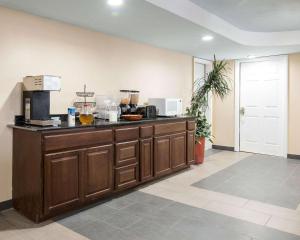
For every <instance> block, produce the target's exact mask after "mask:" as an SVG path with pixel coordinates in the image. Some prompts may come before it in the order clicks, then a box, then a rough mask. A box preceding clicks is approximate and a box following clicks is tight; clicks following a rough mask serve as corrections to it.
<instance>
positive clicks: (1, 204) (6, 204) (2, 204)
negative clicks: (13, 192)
mask: <svg viewBox="0 0 300 240" xmlns="http://www.w3.org/2000/svg"><path fill="white" fill-rule="evenodd" d="M10 208H12V200H7V201H4V202H0V212H1V211H4V210H7V209H10Z"/></svg>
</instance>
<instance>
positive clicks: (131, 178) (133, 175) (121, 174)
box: [115, 163, 139, 190]
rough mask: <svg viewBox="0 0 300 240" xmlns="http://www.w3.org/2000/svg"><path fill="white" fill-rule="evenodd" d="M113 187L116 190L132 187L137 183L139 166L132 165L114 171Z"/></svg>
mask: <svg viewBox="0 0 300 240" xmlns="http://www.w3.org/2000/svg"><path fill="white" fill-rule="evenodd" d="M115 179H116V180H115V186H116V189H117V190H121V189H125V188H129V187H133V186H135V185H137V184H138V182H139V165H138V164H137V163H136V164H132V165H129V166H125V167H120V168H116V169H115Z"/></svg>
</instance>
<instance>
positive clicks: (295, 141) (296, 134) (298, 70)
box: [288, 53, 300, 155]
mask: <svg viewBox="0 0 300 240" xmlns="http://www.w3.org/2000/svg"><path fill="white" fill-rule="evenodd" d="M288 117H289V121H288V123H289V131H288V134H289V138H288V139H289V140H288V141H289V142H288V153H289V154H296V155H300V125H299V123H300V53H298V54H291V55H289V116H288Z"/></svg>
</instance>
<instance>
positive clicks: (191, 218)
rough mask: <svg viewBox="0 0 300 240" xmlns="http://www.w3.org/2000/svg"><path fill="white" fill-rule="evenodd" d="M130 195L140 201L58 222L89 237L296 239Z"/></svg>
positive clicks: (136, 239) (115, 239) (117, 239)
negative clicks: (162, 206)
mask: <svg viewBox="0 0 300 240" xmlns="http://www.w3.org/2000/svg"><path fill="white" fill-rule="evenodd" d="M133 196H137V198H136V200H138V201H141V200H143V202H144V203H140V202H135V201H134V204H132V205H130V206H127V207H124V208H122V209H121V210H116V209H113V208H110V207H109V206H106V205H105V204H102V205H99V206H95V207H94V208H91V209H88V210H86V211H83V212H81V213H78V214H74V215H72V216H70V217H67V218H65V219H62V220H59V221H58V223H60V224H63V225H64V226H66V227H68V228H70V229H72V230H74V231H76V232H78V233H79V234H81V235H83V236H86V237H87V238H89V239H91V240H107V239H110V240H177V239H178V240H179V239H180V240H219V239H226V240H227V239H228V240H250V239H253V240H254V239H256V240H299V239H300V237H299V236H295V235H292V234H288V233H284V232H280V231H277V230H275V229H271V228H267V227H264V226H260V225H256V224H252V223H249V222H245V221H241V220H239V219H235V218H231V217H228V216H225V215H221V214H217V213H214V212H210V211H207V210H204V209H199V208H195V207H191V206H188V205H184V204H181V203H176V202H174V201H169V200H166V199H162V198H159V197H156V196H152V195H149V194H145V193H136V194H132V195H131V196H130V198H133ZM121 198H127V196H122V197H121ZM127 199H128V198H127ZM160 200H161V201H160ZM166 201H169V204H166ZM154 202H155V203H157V204H159V202H161V203H163V205H164V206H165V207H164V208H162V209H161V208H160V207H159V206H156V205H155V204H151V203H154Z"/></svg>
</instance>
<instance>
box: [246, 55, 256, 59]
mask: <svg viewBox="0 0 300 240" xmlns="http://www.w3.org/2000/svg"><path fill="white" fill-rule="evenodd" d="M247 58H249V59H253V58H256V56H254V55H251V54H250V55H248V56H247Z"/></svg>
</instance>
